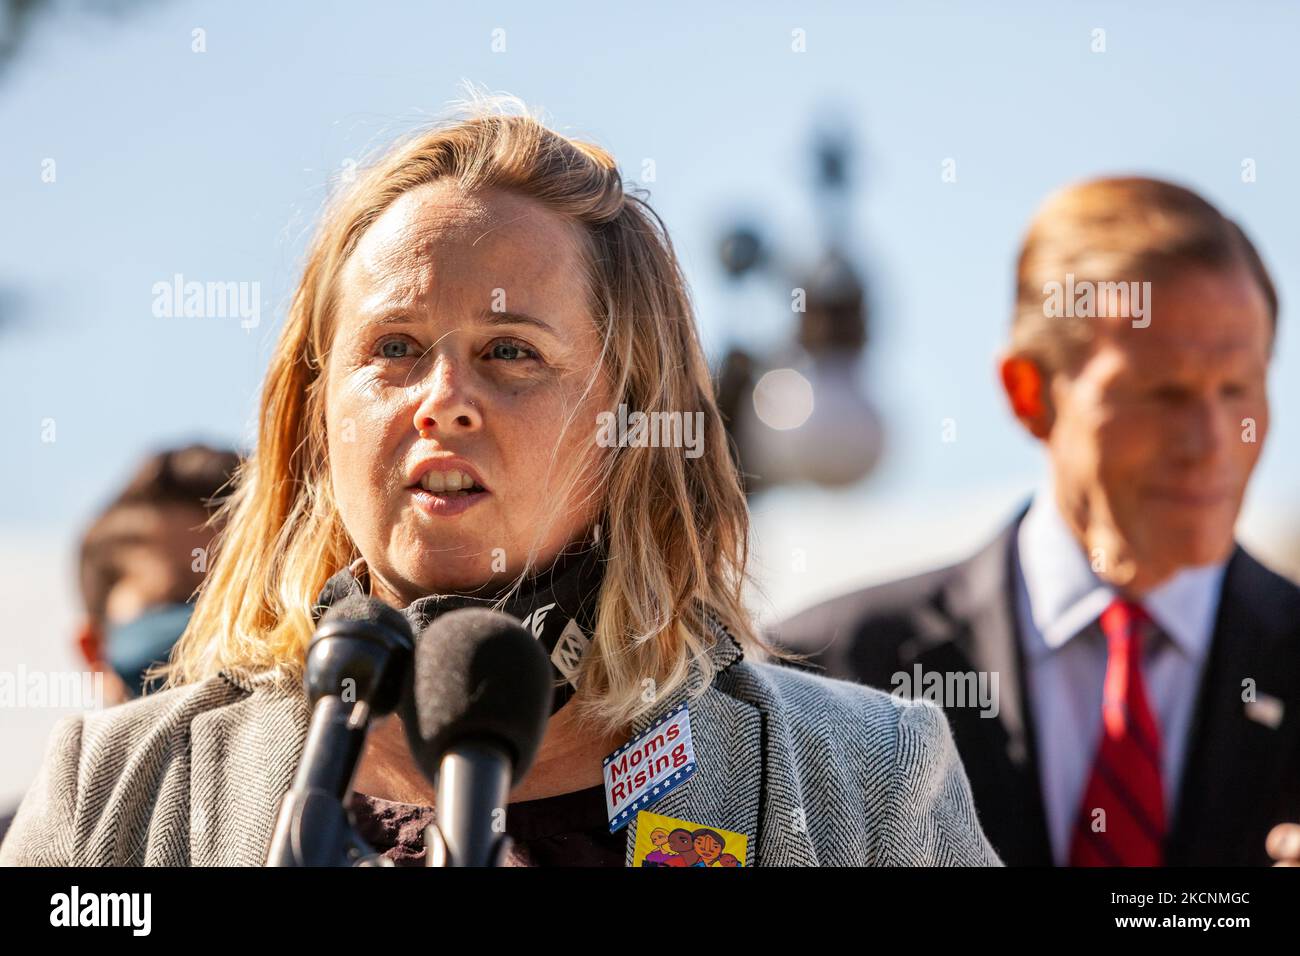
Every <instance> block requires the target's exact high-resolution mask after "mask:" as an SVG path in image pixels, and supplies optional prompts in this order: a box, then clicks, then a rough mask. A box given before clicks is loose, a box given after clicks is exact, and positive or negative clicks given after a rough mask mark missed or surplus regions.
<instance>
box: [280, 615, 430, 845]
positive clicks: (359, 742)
mask: <svg viewBox="0 0 1300 956" xmlns="http://www.w3.org/2000/svg"><path fill="white" fill-rule="evenodd" d="M414 643H415V642H414V640H413V639H412V636H411V626H410V625H409V624H408V623H407V622H406V618H404V617H403V616H402V615H401V614H400V613H399V612H397V611H395V610H393V609H392V608H391V607H389V606H388V605H387V604H384V603H383V602H382V601H378V600H375V599H374V598H368V597H363V596H361V595H355V596H352V597H348V598H345V599H344V600H342V601H340V602H339V603H338V604H336V605H334V606H333V607H332V608H330V610H329V611H328V612H326V614H325V617H324V618H323V619H322V620H321V623H320V626H319V627H318V628H317V629H316V633H315V634H314V635H313V636H312V640H311V646H310V647H309V648H308V650H307V663H306V667H305V670H304V674H303V683H304V685H305V687H306V690H307V699H308V700H309V701H310V702H311V705H312V716H311V724H310V725H309V727H308V730H307V742H306V744H305V745H304V747H303V755H302V760H301V761H300V762H299V763H298V770H297V772H296V773H295V774H294V780H293V785H292V787H290V789H289V792H288V793H287V794H285V796H284V799H283V800H282V801H281V803H280V812H279V815H278V817H277V819H276V825H275V831H274V832H273V834H272V836H271V845H270V849H269V851H268V853H267V858H266V865H267V866H341V865H348V864H349V863H350V862H353V861H354V860H355V859H356V858H357V857H359V856H363V855H365V854H366V853H369V852H371V851H370V849H369V848H368V847H366V846H365V845H364V844H363V843H361V841H360V840H359V838H358V837H357V836H356V833H355V831H354V830H353V829H352V825H351V823H350V821H349V819H348V815H347V812H346V811H345V810H344V808H343V801H344V799H345V798H346V797H347V795H348V790H349V789H350V788H351V786H352V780H353V777H354V776H355V775H356V770H357V764H358V763H359V762H360V759H361V752H362V749H363V748H364V746H365V742H366V734H367V733H368V732H369V729H370V720H371V717H372V716H373V715H375V714H388V713H391V712H392V711H393V710H395V709H396V707H397V705H398V702H399V701H400V700H401V698H402V691H403V689H404V687H405V686H406V680H407V677H408V675H409V671H410V663H411V655H412V652H413V645H414Z"/></svg>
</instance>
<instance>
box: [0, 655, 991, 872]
mask: <svg viewBox="0 0 1300 956" xmlns="http://www.w3.org/2000/svg"><path fill="white" fill-rule="evenodd" d="M712 653H713V659H714V663H715V664H716V665H717V666H718V668H719V673H718V675H717V677H716V678H715V679H714V680H713V681H712V682H711V683H710V684H709V685H708V686H707V687H701V686H699V685H700V684H701V683H702V682H701V681H696V682H695V684H694V686H688V687H687V688H684V689H683V691H682V692H681V693H680V694H679V695H677V696H676V697H675V698H674V699H673V700H669V701H665V702H663V707H662V709H661V710H662V712H664V713H666V712H667V711H668V710H669V709H671V708H672V707H674V706H676V704H677V703H680V702H681V701H682V700H688V699H689V701H690V703H689V705H688V709H689V712H690V720H691V728H692V736H693V738H694V741H695V753H696V760H697V767H698V769H697V771H696V773H695V775H694V776H693V777H692V778H691V779H690V780H689V781H687V782H686V783H684V784H682V785H681V786H680V787H678V788H677V789H676V790H674V791H672V792H671V793H670V794H669V795H668V796H667V797H665V798H663V799H662V800H660V801H659V802H658V803H656V804H655V805H654V807H653V810H654V812H655V813H661V814H665V815H667V816H671V817H677V818H680V819H684V820H688V821H690V822H692V823H698V824H700V825H701V826H714V827H720V828H722V829H726V830H732V831H736V832H740V833H745V834H747V835H748V836H749V838H750V844H749V846H750V851H749V855H750V859H749V863H750V865H757V866H948V865H975V866H979V865H1000V863H1001V861H1000V860H999V859H998V857H997V854H996V853H995V852H994V851H993V849H992V847H991V846H990V845H989V843H988V841H987V840H986V839H985V837H984V833H983V831H982V830H981V829H980V824H979V821H978V819H977V818H976V814H975V806H974V804H973V802H972V800H971V792H970V786H969V784H968V783H967V780H966V773H965V771H964V770H963V768H962V765H961V761H960V759H959V758H958V756H957V751H956V749H955V747H954V745H953V741H952V737H951V735H950V732H949V729H948V724H947V721H946V718H945V717H944V714H943V712H942V711H941V710H940V709H939V708H937V707H935V706H934V705H932V704H928V703H925V702H913V701H904V700H899V699H896V698H893V697H890V696H889V695H886V694H884V693H881V692H879V691H875V690H871V689H868V688H865V687H860V686H858V685H856V684H850V683H847V682H843V681H835V680H829V679H826V678H822V677H817V676H814V675H810V674H806V673H803V672H799V671H796V670H792V669H788V668H785V667H779V666H776V665H772V664H767V663H751V662H748V661H744V660H742V659H741V651H740V648H739V646H738V645H737V644H736V643H735V641H734V640H733V639H732V638H731V637H730V635H728V634H727V633H726V632H725V631H723V632H722V633H721V635H720V638H719V640H718V641H717V642H716V644H715V646H714V649H713V652H712ZM309 717H310V713H309V710H308V706H307V701H306V697H305V695H304V693H303V691H302V688H301V685H300V684H297V685H295V684H292V683H288V682H286V681H285V680H283V679H276V677H275V676H274V675H265V676H262V677H259V678H255V679H253V680H251V681H240V680H236V679H234V678H233V677H230V676H227V675H222V676H219V677H213V678H210V679H208V680H205V681H202V682H199V683H195V684H191V685H188V686H184V687H179V688H176V689H174V690H169V691H165V692H163V693H159V694H154V695H151V696H148V697H145V698H142V699H139V700H135V701H132V702H130V703H127V704H122V705H120V706H117V707H113V708H110V709H108V710H104V711H98V712H88V713H85V714H81V715H77V716H72V717H68V718H65V719H63V720H62V721H60V723H59V724H58V725H57V727H56V728H55V730H54V732H53V734H52V735H51V739H50V743H49V748H48V752H47V754H46V757H45V762H44V765H43V767H42V769H41V772H40V775H39V776H38V778H37V780H36V781H35V783H34V784H33V785H32V787H31V789H30V790H29V792H28V793H27V795H26V797H25V798H24V799H23V802H22V804H21V806H20V807H19V809H18V814H17V816H16V817H15V818H14V821H13V825H12V827H11V828H10V830H9V833H8V835H7V837H6V839H5V841H4V844H3V846H0V864H4V865H45V866H52V865H53V866H59V865H71V866H131V865H140V864H143V865H146V866H190V865H197V866H212V865H217V866H257V865H260V864H261V863H262V861H263V859H264V857H265V854H266V850H267V845H268V843H269V841H270V837H271V830H272V827H273V825H274V820H275V816H276V811H277V809H278V804H279V801H280V798H281V797H282V796H283V795H284V793H285V792H286V791H287V790H288V789H289V785H290V783H291V781H292V779H293V775H294V770H295V768H296V766H297V764H298V761H299V759H300V758H301V756H302V751H303V743H304V741H305V739H306V733H307V724H308V720H309ZM651 722H652V718H647V719H645V720H644V721H643V722H642V723H641V724H640V725H639V726H638V727H637V728H636V730H637V731H640V730H642V729H644V728H645V727H648V726H649V725H650V724H651ZM635 831H636V824H635V823H633V824H631V825H629V827H628V839H627V861H628V863H630V862H631V860H632V849H633V846H634V845H635V840H636V832H635Z"/></svg>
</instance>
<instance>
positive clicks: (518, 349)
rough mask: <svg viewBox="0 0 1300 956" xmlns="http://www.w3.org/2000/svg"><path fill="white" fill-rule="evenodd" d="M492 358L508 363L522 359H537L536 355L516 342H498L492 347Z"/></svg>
mask: <svg viewBox="0 0 1300 956" xmlns="http://www.w3.org/2000/svg"><path fill="white" fill-rule="evenodd" d="M492 357H493V358H494V359H502V360H503V361H506V362H515V361H518V360H519V359H521V358H535V357H536V353H534V352H532V351H530V350H529V349H526V348H524V347H523V346H521V345H516V344H515V343H514V342H497V343H495V344H494V345H493V346H492Z"/></svg>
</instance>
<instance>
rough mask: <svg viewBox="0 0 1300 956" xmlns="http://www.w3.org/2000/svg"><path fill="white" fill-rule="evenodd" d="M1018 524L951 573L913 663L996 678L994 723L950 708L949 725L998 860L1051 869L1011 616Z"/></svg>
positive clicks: (1019, 652) (1034, 747) (972, 712)
mask: <svg viewBox="0 0 1300 956" xmlns="http://www.w3.org/2000/svg"><path fill="white" fill-rule="evenodd" d="M1023 516H1024V513H1023V512H1021V515H1020V517H1018V518H1017V519H1016V520H1015V521H1013V522H1012V523H1011V524H1010V525H1009V526H1008V527H1007V528H1005V529H1003V531H1002V533H1001V534H1000V535H999V536H998V537H997V538H996V539H995V540H994V541H993V542H992V544H990V545H989V546H987V547H986V548H984V549H983V550H982V551H980V552H979V553H978V554H976V555H974V556H973V557H972V558H970V559H969V560H968V561H966V562H965V563H964V564H962V565H961V566H959V567H958V568H957V570H956V571H955V572H954V574H953V576H952V579H951V580H950V581H949V583H948V585H947V587H946V588H945V591H944V595H943V603H944V607H943V608H942V611H943V616H944V622H945V623H944V625H943V626H942V627H937V628H935V629H934V631H933V637H932V638H931V639H929V640H928V641H926V642H925V643H927V644H928V646H927V647H926V648H925V649H924V650H922V652H921V653H920V654H919V655H918V659H919V660H921V663H922V667H923V669H925V670H936V671H939V672H946V671H950V670H961V669H965V668H971V669H974V670H975V671H976V672H977V673H986V674H997V675H998V688H997V690H998V693H997V701H998V716H997V719H996V720H994V719H991V718H988V717H984V716H981V714H980V712H979V710H978V709H977V708H972V707H964V708H948V709H947V715H948V719H949V722H950V724H951V725H952V729H953V735H954V738H955V739H956V741H957V746H958V749H959V751H960V752H961V754H962V759H963V763H964V764H965V767H966V772H967V776H968V777H969V778H970V780H971V788H972V791H973V792H974V794H975V798H976V803H977V806H976V809H977V811H978V812H979V815H980V820H981V822H982V823H984V826H985V830H986V832H987V833H988V836H989V839H990V841H991V842H993V844H994V846H995V848H996V849H997V850H998V852H999V854H1000V855H1001V856H1002V857H1003V859H1004V860H1005V861H1006V862H1007V863H1009V864H1013V865H1043V866H1050V865H1051V863H1052V855H1051V844H1050V841H1049V838H1048V835H1047V818H1046V814H1045V812H1044V809H1043V800H1042V794H1041V790H1040V787H1039V779H1038V761H1037V757H1036V753H1037V745H1036V741H1035V738H1034V731H1033V721H1032V719H1031V717H1030V713H1029V709H1028V707H1027V705H1026V701H1027V700H1028V692H1027V691H1028V688H1027V679H1026V676H1025V668H1024V661H1023V652H1022V648H1021V646H1020V639H1019V625H1018V623H1017V612H1016V590H1017V587H1018V584H1017V582H1018V578H1017V569H1016V548H1015V539H1016V532H1017V529H1018V528H1019V526H1020V518H1021V517H1023ZM941 635H942V637H941ZM923 640H924V639H923Z"/></svg>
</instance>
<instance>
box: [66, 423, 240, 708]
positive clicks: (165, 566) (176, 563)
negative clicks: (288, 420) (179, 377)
mask: <svg viewBox="0 0 1300 956" xmlns="http://www.w3.org/2000/svg"><path fill="white" fill-rule="evenodd" d="M238 463H239V457H238V456H237V455H236V454H235V453H234V452H233V451H220V450H217V449H213V448H209V447H207V446H205V445H190V446H188V447H186V448H177V449H174V450H171V451H164V452H161V453H159V454H156V455H153V456H151V457H149V458H148V459H146V460H145V461H144V462H143V463H142V464H141V466H140V467H139V469H137V471H136V473H135V475H134V477H132V479H131V480H130V481H129V482H128V483H127V486H126V488H124V489H123V490H122V491H121V493H119V494H118V496H117V497H116V498H114V499H113V501H112V503H111V504H110V505H109V506H108V507H107V508H106V509H105V510H104V511H103V512H102V513H101V514H100V515H99V516H98V517H97V518H95V520H94V521H93V522H92V523H91V525H90V528H89V529H88V530H87V531H86V534H85V536H84V537H83V538H82V541H81V554H80V582H81V597H82V604H83V612H84V617H83V620H82V623H81V626H80V628H79V630H78V632H77V638H76V643H77V651H78V654H79V655H80V657H81V658H82V659H83V660H84V661H85V662H86V663H87V664H88V665H89V666H90V667H91V668H92V669H94V670H95V671H98V672H102V673H103V674H104V698H105V700H104V703H105V705H106V706H112V705H113V704H117V703H121V702H122V701H123V700H127V699H129V698H131V697H134V696H137V695H139V694H141V693H143V692H144V691H145V690H146V688H147V682H146V678H145V671H146V670H147V669H148V668H149V667H150V666H151V665H153V664H155V663H158V662H161V661H165V660H166V659H167V655H168V654H169V653H170V651H171V648H172V645H173V644H175V643H176V640H177V638H179V637H180V636H181V633H182V632H183V631H184V630H185V625H186V623H187V622H188V621H189V617H190V611H191V610H192V607H193V605H192V603H191V599H192V598H193V596H194V592H195V590H196V589H197V588H198V586H199V584H200V583H202V581H203V575H204V572H205V571H206V570H207V567H208V562H209V560H210V558H211V549H212V539H213V537H214V536H215V535H216V533H217V532H218V531H219V530H220V529H219V528H217V527H214V526H211V525H210V524H209V518H211V517H212V515H213V513H214V512H215V511H216V508H217V507H218V506H219V505H220V503H221V500H222V495H223V493H224V492H225V491H226V490H228V489H227V485H228V483H229V482H230V479H231V477H232V476H233V475H234V472H235V468H236V466H237V465H238Z"/></svg>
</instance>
